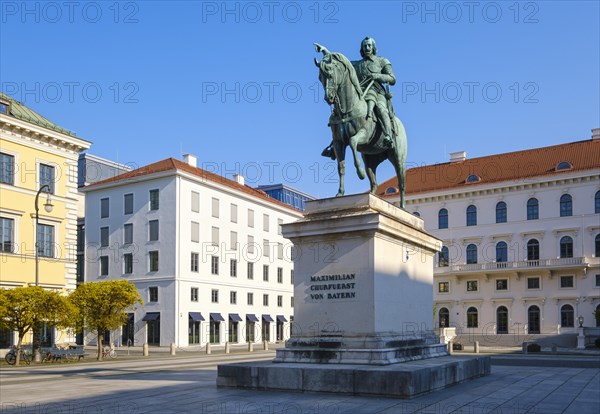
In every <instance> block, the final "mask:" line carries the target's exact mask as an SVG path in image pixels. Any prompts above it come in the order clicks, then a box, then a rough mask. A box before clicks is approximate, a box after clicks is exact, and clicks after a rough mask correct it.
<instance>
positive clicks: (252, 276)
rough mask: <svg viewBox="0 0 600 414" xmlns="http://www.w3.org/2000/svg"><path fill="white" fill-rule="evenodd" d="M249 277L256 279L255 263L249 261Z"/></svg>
mask: <svg viewBox="0 0 600 414" xmlns="http://www.w3.org/2000/svg"><path fill="white" fill-rule="evenodd" d="M247 273H248V279H250V280H252V279H254V263H252V262H248V266H247Z"/></svg>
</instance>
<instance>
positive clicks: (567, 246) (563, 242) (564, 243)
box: [560, 236, 573, 258]
mask: <svg viewBox="0 0 600 414" xmlns="http://www.w3.org/2000/svg"><path fill="white" fill-rule="evenodd" d="M560 257H561V258H567V257H573V239H572V238H571V237H570V236H563V237H562V238H561V239H560Z"/></svg>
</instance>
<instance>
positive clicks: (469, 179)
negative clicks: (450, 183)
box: [465, 174, 481, 184]
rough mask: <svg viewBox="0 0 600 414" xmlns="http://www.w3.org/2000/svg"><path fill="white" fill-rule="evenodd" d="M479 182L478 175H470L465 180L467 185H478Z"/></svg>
mask: <svg viewBox="0 0 600 414" xmlns="http://www.w3.org/2000/svg"><path fill="white" fill-rule="evenodd" d="M479 181H481V177H480V176H478V175H475V174H471V175H469V176H468V177H467V179H466V180H465V182H466V183H467V184H470V183H478V182H479Z"/></svg>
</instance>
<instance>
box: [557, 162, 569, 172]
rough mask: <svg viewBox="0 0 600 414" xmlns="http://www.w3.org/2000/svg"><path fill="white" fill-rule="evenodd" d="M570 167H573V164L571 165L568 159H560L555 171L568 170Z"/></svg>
mask: <svg viewBox="0 0 600 414" xmlns="http://www.w3.org/2000/svg"><path fill="white" fill-rule="evenodd" d="M571 168H573V166H572V165H571V163H570V162H568V161H562V162H559V163H558V164H556V168H555V170H556V171H562V170H570V169H571Z"/></svg>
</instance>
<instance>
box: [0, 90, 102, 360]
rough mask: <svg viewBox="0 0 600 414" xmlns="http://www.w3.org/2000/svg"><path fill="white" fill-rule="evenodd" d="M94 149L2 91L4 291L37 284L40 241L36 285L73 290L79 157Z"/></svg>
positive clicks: (0, 247) (0, 250) (0, 266)
mask: <svg viewBox="0 0 600 414" xmlns="http://www.w3.org/2000/svg"><path fill="white" fill-rule="evenodd" d="M90 145H91V143H90V142H88V141H86V140H83V139H81V138H78V137H76V136H75V134H74V133H72V132H70V131H68V130H65V129H63V128H61V127H59V126H58V125H56V124H54V123H52V122H51V121H49V120H48V119H46V118H44V117H42V116H41V115H39V114H37V113H35V112H34V111H32V110H31V109H29V108H28V107H26V106H25V105H23V104H21V103H20V102H18V101H15V100H13V99H11V98H10V97H8V96H7V95H4V94H2V93H0V288H2V289H7V288H13V287H17V286H26V285H35V284H36V254H35V253H36V248H35V246H36V239H38V241H39V243H38V249H37V251H38V258H39V260H38V272H37V284H38V285H39V286H42V287H44V288H46V289H55V290H58V291H65V292H70V291H72V290H73V289H75V287H76V251H77V213H78V203H79V202H80V199H81V196H80V195H79V194H78V191H77V159H78V156H79V153H80V152H81V151H84V150H86V149H88V148H89V147H90ZM45 185H47V187H44V188H43V190H42V191H41V192H39V193H38V190H40V189H41V188H42V187H43V186H45ZM36 197H37V199H38V223H39V224H38V226H37V228H36V208H35V201H36ZM48 201H49V202H50V204H52V208H51V211H50V212H48V211H46V208H45V205H46V204H47V203H48ZM1 342H3V341H2V339H1V338H0V348H2V347H4V346H3V345H4V344H2V343H1Z"/></svg>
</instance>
